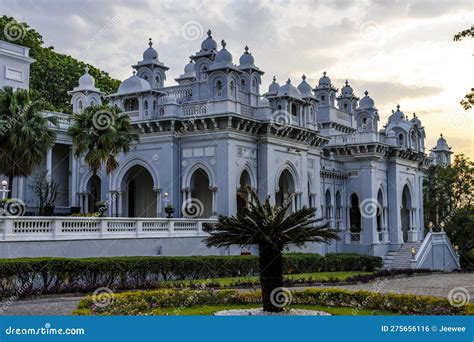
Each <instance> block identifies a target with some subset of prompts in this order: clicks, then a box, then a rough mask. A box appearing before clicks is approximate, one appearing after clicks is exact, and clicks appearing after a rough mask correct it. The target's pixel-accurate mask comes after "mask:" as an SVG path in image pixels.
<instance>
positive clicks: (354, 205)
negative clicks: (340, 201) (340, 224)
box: [349, 194, 362, 238]
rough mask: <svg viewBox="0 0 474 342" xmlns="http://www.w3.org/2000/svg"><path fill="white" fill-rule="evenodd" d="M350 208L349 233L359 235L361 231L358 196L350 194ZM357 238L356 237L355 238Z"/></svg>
mask: <svg viewBox="0 0 474 342" xmlns="http://www.w3.org/2000/svg"><path fill="white" fill-rule="evenodd" d="M350 204H351V208H350V209H349V221H350V231H351V233H360V231H361V228H362V226H361V214H360V208H359V196H357V195H356V194H352V195H351V197H350ZM356 238H357V237H356Z"/></svg>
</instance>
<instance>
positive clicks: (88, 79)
mask: <svg viewBox="0 0 474 342" xmlns="http://www.w3.org/2000/svg"><path fill="white" fill-rule="evenodd" d="M85 71H86V73H85V74H84V75H82V76H81V77H80V78H79V87H80V88H93V87H94V85H95V79H94V77H92V76H91V75H90V74H89V67H87V66H86V67H85Z"/></svg>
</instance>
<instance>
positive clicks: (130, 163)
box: [112, 156, 160, 189]
mask: <svg viewBox="0 0 474 342" xmlns="http://www.w3.org/2000/svg"><path fill="white" fill-rule="evenodd" d="M137 165H139V166H142V167H144V168H145V169H146V170H147V171H148V172H149V173H150V175H151V177H152V178H153V187H154V188H159V187H160V180H159V176H158V172H157V171H156V170H155V168H154V167H152V166H151V165H150V164H149V163H148V162H147V161H146V160H145V159H144V158H142V157H139V156H134V157H131V158H129V159H128V160H126V161H125V163H123V165H122V167H120V169H119V170H118V172H117V174H116V175H115V177H114V180H113V182H112V184H113V185H114V189H119V188H121V186H122V180H123V177H124V176H125V174H126V173H127V171H128V170H130V169H131V168H132V167H134V166H137Z"/></svg>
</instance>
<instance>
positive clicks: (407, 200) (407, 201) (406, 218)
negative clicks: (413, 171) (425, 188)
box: [400, 185, 411, 242]
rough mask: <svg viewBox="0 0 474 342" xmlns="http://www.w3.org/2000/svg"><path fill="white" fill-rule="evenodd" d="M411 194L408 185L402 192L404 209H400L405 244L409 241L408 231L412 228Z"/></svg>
mask: <svg viewBox="0 0 474 342" xmlns="http://www.w3.org/2000/svg"><path fill="white" fill-rule="evenodd" d="M410 211H411V194H410V189H409V188H408V185H405V186H404V187H403V192H402V208H401V209H400V216H401V220H402V233H403V242H407V241H408V231H409V230H410V226H411V218H410Z"/></svg>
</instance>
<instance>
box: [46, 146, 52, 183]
mask: <svg viewBox="0 0 474 342" xmlns="http://www.w3.org/2000/svg"><path fill="white" fill-rule="evenodd" d="M52 172H53V147H50V148H48V150H47V151H46V174H47V176H48V178H49V179H51V175H52Z"/></svg>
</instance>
